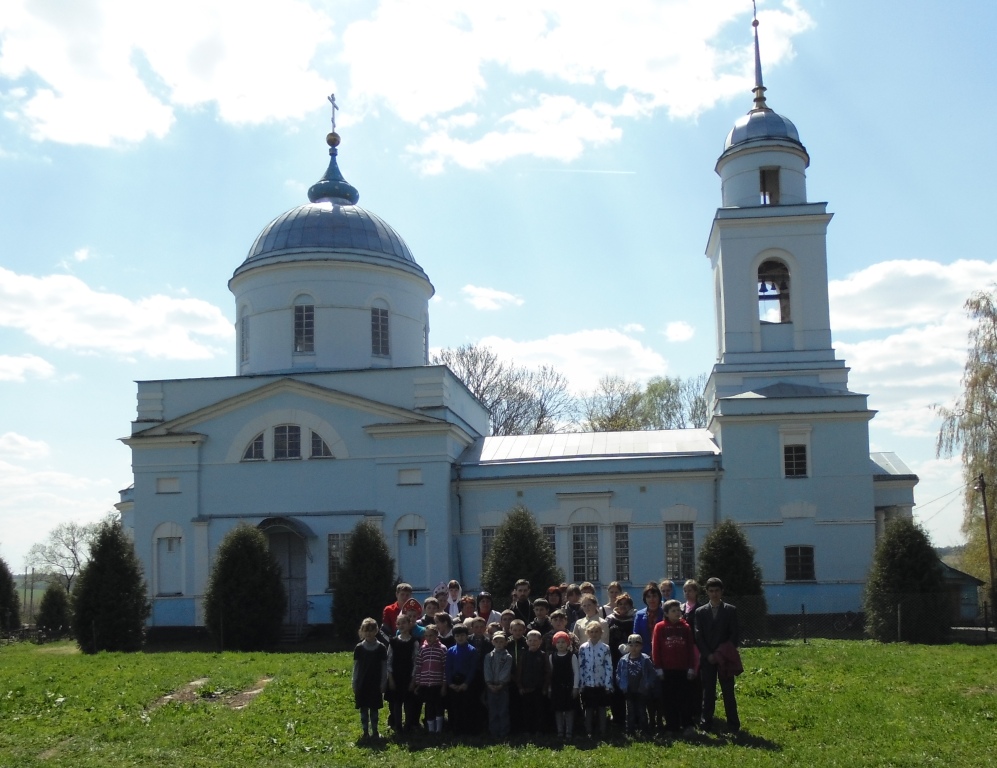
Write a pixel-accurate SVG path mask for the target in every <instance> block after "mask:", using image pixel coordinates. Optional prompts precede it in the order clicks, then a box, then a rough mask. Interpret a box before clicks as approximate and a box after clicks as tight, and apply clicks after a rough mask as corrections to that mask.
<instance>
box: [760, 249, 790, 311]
mask: <svg viewBox="0 0 997 768" xmlns="http://www.w3.org/2000/svg"><path fill="white" fill-rule="evenodd" d="M789 290H790V279H789V267H787V266H786V265H785V264H783V263H782V262H781V261H776V260H775V259H768V260H767V261H763V262H762V263H761V264H760V265H759V267H758V319H759V321H760V322H762V323H788V322H791V321H792V317H791V316H790V313H789Z"/></svg>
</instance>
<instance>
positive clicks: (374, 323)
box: [370, 300, 391, 357]
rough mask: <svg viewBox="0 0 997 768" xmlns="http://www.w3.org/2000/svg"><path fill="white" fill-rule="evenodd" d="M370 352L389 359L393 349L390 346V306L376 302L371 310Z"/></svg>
mask: <svg viewBox="0 0 997 768" xmlns="http://www.w3.org/2000/svg"><path fill="white" fill-rule="evenodd" d="M370 351H371V354H373V355H375V356H377V357H388V356H389V355H390V354H391V347H390V346H389V344H388V305H387V304H385V303H384V302H383V301H380V300H378V301H375V302H374V306H372V307H371V308H370Z"/></svg>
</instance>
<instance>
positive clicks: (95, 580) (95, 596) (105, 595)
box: [71, 521, 150, 653]
mask: <svg viewBox="0 0 997 768" xmlns="http://www.w3.org/2000/svg"><path fill="white" fill-rule="evenodd" d="M71 605H72V617H71V625H72V628H73V635H74V636H75V637H76V642H77V643H78V644H79V646H80V650H82V651H83V652H84V653H98V652H100V651H137V650H138V649H139V648H141V647H142V643H143V641H144V640H145V620H146V618H148V616H149V610H150V605H149V601H148V599H147V598H146V586H145V580H144V579H143V578H142V566H141V565H140V564H139V561H138V558H137V557H136V556H135V547H134V546H133V545H132V542H131V540H130V539H129V538H128V536H126V535H125V532H124V530H123V529H122V527H121V523H120V522H117V521H114V522H110V521H109V522H105V523H103V524H101V526H100V530H99V531H98V532H97V538H96V539H95V540H94V542H93V545H92V546H91V548H90V561H89V562H88V563H87V564H86V565H85V566H83V569H82V570H81V571H80V574H79V576H77V577H76V586H75V587H73V594H72V598H71Z"/></svg>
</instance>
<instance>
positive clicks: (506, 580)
mask: <svg viewBox="0 0 997 768" xmlns="http://www.w3.org/2000/svg"><path fill="white" fill-rule="evenodd" d="M483 565H484V567H483V569H482V574H481V582H482V584H483V585H484V587H485V589H486V590H488V591H489V592H491V593H492V604H493V605H494V606H495V609H496V610H498V611H501V610H503V609H504V608H507V607H508V606H509V604H510V603H511V600H512V598H511V595H512V590H513V587H514V586H515V584H516V582H517V581H518V580H519V579H526V580H527V581H529V582H530V587H531V599H532V598H536V597H541V596H542V595H543V594H544V591H545V590H546V589H547V587H549V586H551V585H552V584H560V583H561V581H562V580H563V579H564V572H563V571H562V570H561V569H560V568H558V567H557V560H556V559H555V556H554V550H553V549H551V546H550V543H549V542H548V541H547V537H546V536H544V534H543V531H542V530H541V529H540V526H539V525H538V524H537V520H536V518H535V517H534V516H533V513H532V512H530V510H529V509H527V508H526V507H524V506H523V505H522V504H517V505H516V506H515V507H513V508H512V509H511V510H510V511H509V514H507V515H506V518H505V520H504V521H503V522H502V525H500V526H499V527H498V530H496V531H495V538H494V540H493V542H492V548H491V551H490V552H489V553H488V558H487V559H486V560H485V562H484V564H483Z"/></svg>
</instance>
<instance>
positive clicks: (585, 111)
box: [0, 0, 813, 172]
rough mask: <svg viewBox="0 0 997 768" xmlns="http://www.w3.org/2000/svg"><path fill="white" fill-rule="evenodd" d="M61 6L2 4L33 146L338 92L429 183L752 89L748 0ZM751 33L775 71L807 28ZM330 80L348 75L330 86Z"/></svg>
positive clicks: (153, 132) (162, 127)
mask: <svg viewBox="0 0 997 768" xmlns="http://www.w3.org/2000/svg"><path fill="white" fill-rule="evenodd" d="M70 5H71V7H67V6H66V4H65V3H56V2H54V1H53V0H48V2H32V1H31V0H8V2H7V3H6V4H5V9H4V14H3V18H0V78H6V79H7V80H8V81H9V87H7V88H6V93H7V96H8V100H9V107H8V116H9V117H10V118H11V119H13V120H16V121H18V122H20V123H21V124H22V125H24V126H25V127H26V129H27V130H28V131H29V132H30V133H31V134H32V135H33V136H34V137H35V138H37V139H39V140H49V141H58V142H65V143H70V144H93V145H99V146H108V145H113V144H119V143H127V142H136V141H141V140H143V139H145V138H147V137H150V136H152V137H162V136H164V135H165V134H166V133H167V132H168V131H169V130H170V128H171V126H172V124H173V123H174V121H175V120H176V119H177V117H178V111H179V110H191V109H198V108H203V107H205V106H208V107H211V108H214V109H216V110H217V113H218V115H219V117H220V118H221V119H222V120H224V121H227V122H231V123H237V124H238V123H261V122H265V121H271V120H293V119H295V118H300V117H301V116H303V115H304V114H306V113H308V112H311V111H314V110H315V109H316V108H317V107H318V106H319V105H318V104H317V103H316V94H324V93H328V92H329V91H330V90H337V89H338V90H340V91H341V99H340V101H341V102H342V103H344V104H346V103H348V104H349V105H350V108H349V109H348V110H345V111H344V112H343V113H342V124H344V125H345V124H347V123H350V122H354V121H357V120H360V119H363V117H364V116H365V115H366V114H377V113H378V112H380V111H381V110H387V111H389V112H391V113H393V114H395V115H397V116H398V117H399V118H400V119H401V120H402V121H404V122H406V123H409V124H411V125H413V126H416V127H417V128H418V129H419V130H420V131H421V133H422V137H421V138H420V139H417V140H415V141H413V142H412V144H411V147H410V150H411V151H412V152H413V154H414V156H415V158H416V160H417V162H418V163H419V164H420V165H421V166H422V168H423V169H424V170H425V171H427V172H438V171H440V170H442V169H443V168H445V167H446V166H447V165H449V164H457V165H461V166H463V167H466V168H482V167H485V166H488V165H490V164H494V163H497V162H501V161H503V160H506V159H508V158H511V157H516V156H520V155H525V154H529V155H533V156H538V157H544V158H552V159H560V160H571V159H574V158H576V157H578V156H579V155H580V154H581V153H582V152H584V151H585V150H586V148H588V147H591V146H594V145H598V144H600V143H604V142H607V141H615V140H617V139H618V138H619V137H620V135H621V125H622V122H621V121H623V120H625V119H632V118H636V117H644V116H647V115H649V114H651V113H652V112H654V111H657V110H663V111H665V112H667V114H668V115H669V116H670V117H672V118H689V117H694V116H696V115H698V114H699V113H701V112H703V111H704V110H706V109H709V108H710V107H712V106H713V105H714V104H716V103H717V102H718V101H719V100H721V99H724V98H727V97H730V96H731V95H733V94H735V93H739V94H742V95H745V97H746V94H747V93H748V91H749V90H750V87H751V73H752V56H751V45H750V29H749V28H748V26H747V24H748V19H749V13H750V7H748V6H747V5H746V4H745V3H744V2H742V1H741V0H714V2H711V3H703V2H701V0H633V2H630V3H627V5H626V7H625V8H620V9H614V10H613V12H612V13H607V12H606V6H605V4H603V3H597V2H595V0H575V2H571V3H564V2H561V1H560V0H533V1H532V2H526V0H511V1H510V2H508V3H503V4H495V3H475V2H470V1H469V0H440V1H439V2H435V3H432V4H429V5H425V4H418V3H411V2H406V1H405V0H382V2H380V3H379V4H377V5H373V4H366V5H365V4H337V5H326V4H322V5H318V7H312V6H311V5H310V4H309V3H307V2H304V0H271V2H268V3H244V2H239V1H238V0H175V1H174V2H172V3H167V4H159V5H149V4H138V3H134V2H129V0H90V1H89V2H77V3H72V4H70ZM344 5H345V7H344ZM371 8H372V10H371ZM760 19H761V22H762V24H763V29H764V31H765V32H764V34H765V53H766V66H767V67H769V68H775V67H777V66H778V65H779V64H780V62H782V61H784V60H786V59H787V58H789V57H790V56H791V55H792V50H791V40H792V38H793V37H794V36H796V35H798V34H800V33H801V32H803V31H805V30H806V29H808V28H810V27H811V26H812V24H813V22H812V20H811V19H810V17H809V15H808V14H807V13H806V12H805V11H803V10H802V9H801V8H800V7H799V5H798V3H797V2H795V1H794V0H786V1H785V2H783V3H782V4H781V5H780V6H779V7H777V8H773V9H771V10H769V9H765V8H763V9H762V12H761V14H760ZM336 26H338V27H339V28H340V29H342V34H341V36H339V37H337V36H336V35H334V34H333V28H334V27H336ZM399 62H403V64H401V65H400V64H399ZM328 71H337V72H343V73H344V74H346V75H347V76H346V77H345V78H344V82H343V83H342V84H341V87H338V86H334V85H333V84H332V83H331V82H330V80H329V78H328V77H327V76H324V75H322V74H320V72H328ZM486 97H487V98H486Z"/></svg>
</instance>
